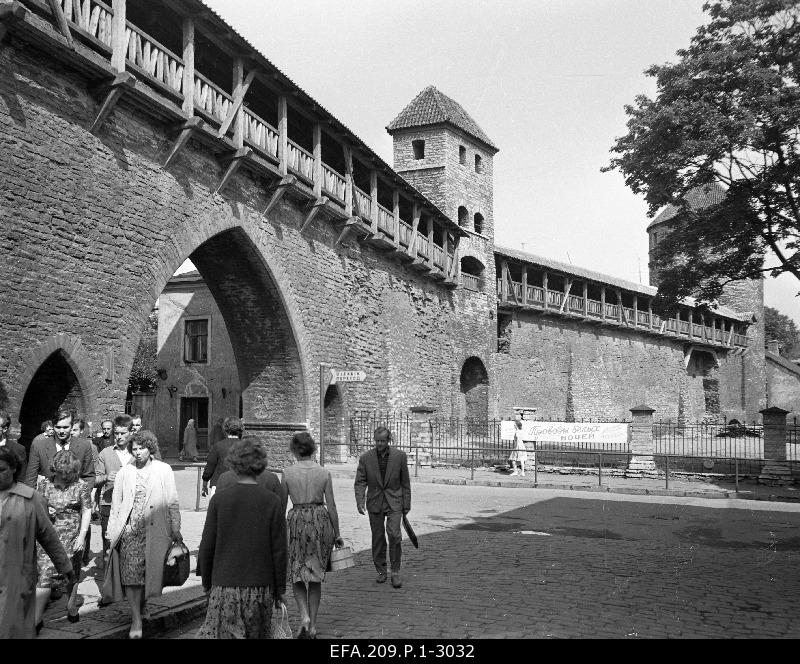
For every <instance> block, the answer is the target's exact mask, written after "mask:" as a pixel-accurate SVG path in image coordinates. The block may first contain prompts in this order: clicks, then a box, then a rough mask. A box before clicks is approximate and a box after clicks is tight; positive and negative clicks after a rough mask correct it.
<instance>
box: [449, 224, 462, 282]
mask: <svg viewBox="0 0 800 664" xmlns="http://www.w3.org/2000/svg"><path fill="white" fill-rule="evenodd" d="M455 242H456V243H455V246H454V247H453V271H452V273H451V275H450V276H451V278H453V279H454V280H455V281H456V283H459V282H460V281H461V249H460V244H461V236H460V235H456V240H455Z"/></svg>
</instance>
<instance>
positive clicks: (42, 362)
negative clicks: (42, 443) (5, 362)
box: [14, 334, 97, 446]
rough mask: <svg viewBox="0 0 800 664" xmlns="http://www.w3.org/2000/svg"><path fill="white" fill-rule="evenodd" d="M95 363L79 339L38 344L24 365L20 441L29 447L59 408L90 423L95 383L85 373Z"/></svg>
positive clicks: (63, 338) (57, 337) (62, 338)
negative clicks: (74, 411) (40, 428)
mask: <svg viewBox="0 0 800 664" xmlns="http://www.w3.org/2000/svg"><path fill="white" fill-rule="evenodd" d="M92 366H94V363H93V362H92V361H91V359H90V358H89V356H88V354H87V353H86V351H85V350H84V348H83V346H82V344H81V341H80V339H78V338H76V337H73V336H71V335H68V334H57V335H54V336H52V337H50V338H49V339H47V340H46V341H45V342H44V343H42V344H40V345H39V347H38V348H36V350H34V351H33V352H32V353H31V354H30V355H29V356H28V357H27V358H26V360H25V361H24V367H25V368H24V370H23V372H22V380H21V387H22V389H21V390H20V392H19V394H20V397H19V399H20V402H19V405H18V408H16V409H14V410H16V412H18V426H19V430H20V436H19V440H20V442H21V443H22V444H23V445H26V446H28V445H30V442H31V440H33V438H34V436H36V435H37V434H38V433H39V431H40V430H39V425H40V423H41V422H42V421H43V420H45V419H50V418H51V417H52V415H53V413H54V412H55V411H56V410H58V409H59V408H62V407H66V408H72V409H74V410H76V411H77V413H78V415H79V416H80V417H83V418H86V419H91V418H92V417H94V415H93V414H94V413H95V412H96V408H97V405H96V394H97V390H96V389H95V386H94V382H93V381H92V380H89V378H88V377H89V376H92V374H91V373H90V372H89V371H88V369H89V367H92Z"/></svg>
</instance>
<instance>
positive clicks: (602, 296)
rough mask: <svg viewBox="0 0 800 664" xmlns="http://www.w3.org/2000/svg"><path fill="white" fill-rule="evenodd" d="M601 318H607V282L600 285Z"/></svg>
mask: <svg viewBox="0 0 800 664" xmlns="http://www.w3.org/2000/svg"><path fill="white" fill-rule="evenodd" d="M600 318H601V320H605V319H606V287H605V284H604V285H602V286H600Z"/></svg>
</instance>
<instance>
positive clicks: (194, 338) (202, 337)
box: [183, 318, 208, 363]
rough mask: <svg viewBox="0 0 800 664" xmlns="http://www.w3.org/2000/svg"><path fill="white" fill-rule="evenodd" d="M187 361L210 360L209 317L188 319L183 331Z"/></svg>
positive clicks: (184, 352) (184, 355) (201, 361)
mask: <svg viewBox="0 0 800 664" xmlns="http://www.w3.org/2000/svg"><path fill="white" fill-rule="evenodd" d="M183 359H184V361H185V362H192V363H204V362H208V318H199V319H196V320H187V321H186V323H185V327H184V332H183Z"/></svg>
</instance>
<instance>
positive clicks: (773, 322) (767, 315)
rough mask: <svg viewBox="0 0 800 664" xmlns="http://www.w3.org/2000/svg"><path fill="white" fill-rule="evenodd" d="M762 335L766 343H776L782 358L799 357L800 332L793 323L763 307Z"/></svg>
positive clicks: (784, 316)
mask: <svg viewBox="0 0 800 664" xmlns="http://www.w3.org/2000/svg"><path fill="white" fill-rule="evenodd" d="M764 334H765V339H766V341H777V342H778V343H779V344H780V349H781V350H780V353H781V355H782V356H783V357H786V358H789V359H794V358H796V357H798V356H800V330H798V329H797V325H796V324H795V322H794V321H793V320H792V319H791V318H789V316H786V315H784V314H782V313H781V312H780V311H778V310H777V309H773V308H772V307H764Z"/></svg>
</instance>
